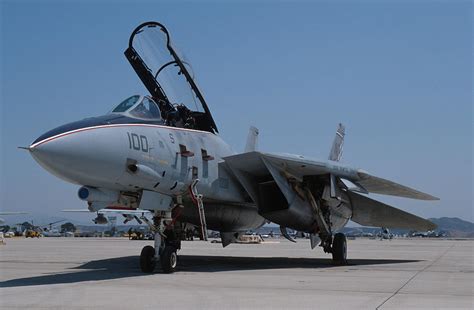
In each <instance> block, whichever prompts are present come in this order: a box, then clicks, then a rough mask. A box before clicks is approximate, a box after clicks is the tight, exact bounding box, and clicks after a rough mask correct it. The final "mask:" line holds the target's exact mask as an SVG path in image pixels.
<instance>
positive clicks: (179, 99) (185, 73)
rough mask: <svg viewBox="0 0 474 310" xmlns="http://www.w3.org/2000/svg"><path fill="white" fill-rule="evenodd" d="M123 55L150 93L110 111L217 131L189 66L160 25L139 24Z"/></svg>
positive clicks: (134, 97)
mask: <svg viewBox="0 0 474 310" xmlns="http://www.w3.org/2000/svg"><path fill="white" fill-rule="evenodd" d="M125 57H127V59H128V61H129V62H130V64H131V65H132V67H133V69H134V70H135V72H136V73H137V75H138V77H139V78H140V80H141V81H142V82H143V84H144V85H145V87H146V88H147V90H148V91H149V92H150V94H151V96H150V97H148V96H144V97H140V96H132V97H130V98H128V99H126V100H125V101H124V102H122V103H121V104H119V105H118V106H117V107H116V108H115V109H114V110H113V111H112V113H120V114H123V115H126V116H129V117H132V118H136V119H142V120H148V121H154V120H156V119H159V118H161V121H162V122H163V123H164V124H166V125H167V126H174V127H185V128H192V129H197V130H204V131H209V132H213V133H217V126H216V124H215V122H214V119H213V118H212V115H211V112H210V111H209V108H208V106H207V104H206V101H205V100H204V97H203V95H202V93H201V91H200V90H199V88H198V87H197V84H196V81H195V77H194V74H193V72H192V70H191V66H190V65H189V63H188V62H187V61H184V60H182V59H181V58H180V57H179V56H178V53H177V52H176V50H175V48H174V47H173V45H172V44H171V40H170V36H169V33H168V30H167V29H166V28H165V27H164V26H163V25H161V24H159V23H156V22H147V23H144V24H141V25H140V26H138V27H137V28H136V29H135V30H134V31H133V32H132V34H131V36H130V39H129V45H128V48H127V49H126V50H125Z"/></svg>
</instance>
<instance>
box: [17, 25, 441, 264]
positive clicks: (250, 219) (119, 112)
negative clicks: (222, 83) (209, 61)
mask: <svg viewBox="0 0 474 310" xmlns="http://www.w3.org/2000/svg"><path fill="white" fill-rule="evenodd" d="M125 56H126V58H127V59H128V61H129V62H130V64H131V65H132V67H133V69H134V70H135V72H136V73H137V75H138V77H139V78H140V79H141V81H142V82H143V83H144V85H145V87H146V88H147V89H148V91H149V92H150V94H151V95H145V96H142V95H134V96H131V97H129V98H127V99H125V100H124V101H123V102H121V103H120V104H118V105H117V106H116V107H115V108H113V109H112V110H111V112H110V113H108V114H105V115H102V116H98V117H93V118H87V119H84V120H81V121H77V122H73V123H69V124H65V125H63V126H60V127H58V128H55V129H53V130H51V131H48V132H47V133H45V134H43V135H41V136H40V137H39V138H38V139H36V140H35V141H34V142H33V143H32V144H31V145H30V146H29V147H27V148H26V149H27V150H28V151H29V152H30V154H31V155H32V156H33V158H34V159H35V160H36V161H37V162H38V163H39V164H40V165H41V166H42V167H43V168H45V169H46V170H48V171H49V172H51V173H52V174H54V175H56V176H58V177H59V178H62V179H63V180H66V181H68V182H72V183H75V184H78V185H81V186H82V187H81V188H80V189H79V191H78V196H79V198H80V199H82V200H84V201H85V202H87V205H88V210H89V211H90V212H99V213H98V218H99V216H100V214H103V212H104V211H101V210H103V209H105V208H110V207H113V208H121V209H127V210H136V209H138V208H140V209H141V210H148V211H149V212H151V214H152V216H153V220H152V221H150V220H148V219H147V218H146V216H141V217H140V220H142V221H145V222H146V223H147V224H148V225H149V226H150V228H151V229H152V231H154V232H155V244H154V247H153V246H145V247H144V248H143V250H142V252H141V255H140V266H141V269H142V270H143V271H144V272H152V271H153V270H154V268H155V265H156V263H157V262H160V263H161V267H162V270H163V271H164V272H173V271H174V270H175V268H176V265H177V250H179V249H180V248H181V243H180V240H181V238H180V235H181V234H182V233H183V231H182V229H181V227H182V226H181V225H180V224H181V223H191V224H194V225H198V226H200V227H201V229H202V232H203V235H204V236H205V234H206V231H207V228H209V229H212V230H216V231H220V235H221V238H222V245H223V246H224V247H225V246H227V245H228V244H229V243H231V242H235V241H236V240H237V238H238V237H239V234H241V233H242V232H245V231H246V230H250V229H256V228H258V227H260V226H261V225H263V224H264V223H265V222H269V221H271V222H273V223H276V224H278V225H280V227H281V232H282V234H283V235H285V236H286V237H287V238H288V239H290V240H291V237H290V236H289V235H288V233H287V228H291V229H293V230H297V231H302V232H306V233H308V234H310V244H311V248H314V247H315V246H316V245H318V244H319V245H320V246H321V247H322V248H323V250H324V251H325V252H327V253H331V254H332V257H333V259H334V260H335V261H336V262H339V263H345V262H346V255H347V254H346V253H347V251H346V238H345V236H344V234H342V233H336V234H334V232H335V231H337V230H338V229H340V228H342V227H344V225H345V224H346V223H347V221H348V220H349V219H351V220H352V221H354V222H356V223H359V224H361V225H368V226H376V227H377V226H378V227H382V226H383V227H387V228H392V227H397V228H411V229H418V230H429V229H433V228H434V227H435V225H434V224H433V223H431V222H429V221H427V220H425V219H422V218H420V217H418V216H415V215H412V214H409V213H407V212H404V211H402V210H399V209H396V208H393V207H391V206H388V205H386V204H384V203H381V202H378V201H375V200H373V199H371V198H368V197H367V196H365V195H362V194H361V193H363V194H368V193H377V194H385V195H393V196H400V197H407V198H413V199H421V200H436V199H437V198H436V197H433V196H431V195H428V194H425V193H422V192H420V191H417V190H414V189H411V188H409V187H406V186H403V185H400V184H397V183H395V182H392V181H388V180H385V179H382V178H380V177H376V176H374V175H372V174H370V173H368V172H366V171H364V170H361V169H358V168H354V167H350V166H347V165H344V164H341V163H340V162H339V160H340V158H341V156H342V146H343V141H344V135H345V129H344V126H342V125H339V127H338V130H337V133H336V137H335V139H334V143H333V145H332V148H331V151H330V154H329V158H328V160H318V159H312V158H308V157H305V156H301V155H293V154H276V153H266V152H260V151H257V150H256V144H257V136H258V130H257V129H256V128H251V129H250V132H249V136H248V139H247V144H246V148H245V152H243V153H239V154H235V153H233V152H232V150H231V148H230V146H229V145H228V144H227V143H225V142H224V141H223V140H222V138H221V137H220V136H219V135H218V129H217V125H216V123H215V121H214V119H213V117H212V115H211V112H210V110H209V107H208V105H207V103H206V101H205V99H204V97H203V95H202V93H201V91H200V89H199V88H198V86H197V85H196V81H195V80H194V78H193V74H192V72H191V69H190V65H189V63H187V62H185V61H183V60H182V59H181V58H180V57H179V55H178V54H177V52H176V50H175V49H174V48H173V46H172V44H171V41H170V36H169V33H168V30H167V29H166V28H165V27H164V26H163V25H161V24H159V23H156V22H147V23H144V24H142V25H140V26H138V27H137V28H136V29H135V30H134V31H133V33H132V35H131V37H130V39H129V45H128V48H127V49H126V51H125ZM232 113H240V111H237V110H236V111H234V112H232ZM288 123H291V120H288ZM312 130H314V127H312ZM295 134H298V135H299V136H300V137H305V136H307V137H308V139H309V137H310V136H311V132H306V133H305V132H299V133H295ZM347 183H349V184H351V185H350V186H348V185H346V184H347ZM138 212H139V213H141V212H142V211H138ZM137 217H138V215H137ZM133 218H136V217H135V216H133Z"/></svg>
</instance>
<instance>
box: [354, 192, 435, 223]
mask: <svg viewBox="0 0 474 310" xmlns="http://www.w3.org/2000/svg"><path fill="white" fill-rule="evenodd" d="M348 195H349V197H350V199H351V203H352V218H351V220H352V221H354V222H356V223H358V224H360V225H364V226H373V227H386V228H404V229H414V230H419V231H428V230H433V229H435V228H436V225H435V224H433V223H431V222H430V221H428V220H425V219H423V218H421V217H418V216H416V215H413V214H410V213H408V212H405V211H402V210H399V209H397V208H394V207H391V206H389V205H386V204H384V203H382V202H379V201H376V200H373V199H370V198H368V197H366V196H363V195H360V194H357V193H354V192H351V191H348Z"/></svg>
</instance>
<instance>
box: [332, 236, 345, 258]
mask: <svg viewBox="0 0 474 310" xmlns="http://www.w3.org/2000/svg"><path fill="white" fill-rule="evenodd" d="M332 260H333V261H334V262H336V263H338V264H341V265H345V264H346V263H347V241H346V236H345V235H344V234H343V233H337V234H335V235H334V239H333V241H332Z"/></svg>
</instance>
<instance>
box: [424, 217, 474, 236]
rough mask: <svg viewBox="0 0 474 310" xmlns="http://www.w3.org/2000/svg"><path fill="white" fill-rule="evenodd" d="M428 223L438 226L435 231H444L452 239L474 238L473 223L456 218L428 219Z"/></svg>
mask: <svg viewBox="0 0 474 310" xmlns="http://www.w3.org/2000/svg"><path fill="white" fill-rule="evenodd" d="M428 220H429V221H431V222H433V223H435V224H436V225H438V228H437V229H436V230H438V231H445V232H447V233H448V234H449V235H450V236H452V237H466V238H474V223H472V222H469V221H465V220H461V219H460V218H457V217H441V218H430V219H428Z"/></svg>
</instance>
